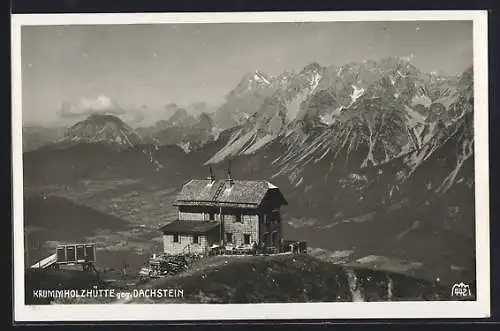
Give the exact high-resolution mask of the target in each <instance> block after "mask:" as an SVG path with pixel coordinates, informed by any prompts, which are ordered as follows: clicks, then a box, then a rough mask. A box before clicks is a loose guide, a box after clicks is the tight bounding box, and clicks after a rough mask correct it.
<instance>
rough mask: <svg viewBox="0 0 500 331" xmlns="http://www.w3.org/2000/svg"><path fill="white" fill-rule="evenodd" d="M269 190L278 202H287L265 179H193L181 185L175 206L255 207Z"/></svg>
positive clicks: (275, 187) (284, 203) (282, 203)
mask: <svg viewBox="0 0 500 331" xmlns="http://www.w3.org/2000/svg"><path fill="white" fill-rule="evenodd" d="M269 192H273V193H274V194H276V195H277V196H278V197H279V200H280V204H281V205H286V204H287V202H286V200H285V198H284V197H283V195H282V194H281V192H280V190H279V188H278V187H277V186H275V185H273V184H271V183H270V182H268V181H266V180H232V184H231V183H230V181H229V180H215V181H212V180H210V179H193V180H191V181H189V182H188V183H187V184H185V185H184V186H183V187H182V190H181V192H180V193H179V195H178V196H177V200H176V202H175V204H174V205H175V206H190V205H191V206H216V207H219V206H220V207H239V208H257V207H259V206H260V205H261V203H262V202H263V201H264V198H265V197H266V195H267V194H268V193H269Z"/></svg>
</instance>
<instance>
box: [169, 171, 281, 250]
mask: <svg viewBox="0 0 500 331" xmlns="http://www.w3.org/2000/svg"><path fill="white" fill-rule="evenodd" d="M286 204H287V202H286V200H285V199H284V197H283V196H282V194H281V192H280V191H279V189H278V188H277V187H276V186H274V185H272V184H270V183H269V182H267V181H233V180H223V181H215V180H210V179H208V180H192V181H190V182H189V183H187V184H186V185H185V186H184V187H183V189H182V190H181V193H180V194H179V197H178V199H177V201H176V204H175V205H176V206H177V208H178V215H177V218H176V220H175V223H174V224H173V225H171V226H169V225H166V226H165V227H163V228H162V232H163V245H164V251H165V253H167V254H186V253H199V254H204V253H206V252H207V251H208V249H209V248H210V247H211V246H212V245H214V244H217V245H222V246H227V245H232V246H235V247H240V246H244V245H246V246H248V245H261V246H262V245H263V246H267V247H276V248H277V247H278V246H279V244H280V242H281V240H282V223H281V222H282V219H281V207H282V206H283V205H286ZM206 224H208V225H214V226H204V225H206Z"/></svg>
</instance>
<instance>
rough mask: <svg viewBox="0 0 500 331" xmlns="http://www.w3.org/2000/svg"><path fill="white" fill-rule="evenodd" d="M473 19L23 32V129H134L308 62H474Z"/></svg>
mask: <svg viewBox="0 0 500 331" xmlns="http://www.w3.org/2000/svg"><path fill="white" fill-rule="evenodd" d="M472 49H473V44H472V22H470V21H469V22H459V21H441V22H436V21H434V22H422V21H415V22H411V21H410V22H311V23H224V24H220V23H219V24H207V23H205V24H155V25H80V26H24V27H22V30H21V57H22V59H21V62H22V94H23V98H22V102H23V122H24V124H38V125H67V124H74V123H76V122H77V121H79V120H81V119H83V118H85V117H86V116H88V114H90V113H92V112H100V111H104V110H107V109H113V112H115V113H116V114H117V115H120V116H123V117H127V118H126V120H128V121H129V122H134V121H135V122H136V123H137V124H141V123H142V124H146V123H148V121H149V122H151V123H153V122H154V121H156V120H159V119H162V118H163V119H165V118H168V116H170V114H168V112H167V111H166V110H165V109H166V105H167V104H169V103H177V104H179V105H181V106H186V105H188V104H191V103H194V102H207V103H208V104H209V105H212V106H217V105H218V104H221V103H222V102H223V100H224V98H225V96H226V95H227V94H228V93H229V91H230V90H231V89H233V88H234V87H235V86H236V85H237V84H238V82H239V81H240V80H241V78H242V76H243V75H245V74H246V73H249V72H253V71H255V70H260V71H263V72H265V73H268V74H270V75H279V74H280V73H282V72H283V71H285V70H295V71H300V70H301V69H302V68H303V67H305V66H306V65H307V64H309V63H311V62H318V63H319V64H321V65H325V66H326V65H342V64H346V63H349V62H352V61H363V60H365V59H372V60H377V59H380V58H383V57H387V56H413V60H412V62H413V63H414V64H415V65H416V66H417V67H419V68H420V69H421V70H424V71H427V72H430V71H441V72H443V73H446V74H450V75H456V74H460V73H461V72H462V71H463V70H465V69H466V68H467V67H468V66H470V65H472V59H473V56H472Z"/></svg>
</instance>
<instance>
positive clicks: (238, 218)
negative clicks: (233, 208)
mask: <svg viewBox="0 0 500 331" xmlns="http://www.w3.org/2000/svg"><path fill="white" fill-rule="evenodd" d="M235 222H238V223H242V220H241V214H236V221H235Z"/></svg>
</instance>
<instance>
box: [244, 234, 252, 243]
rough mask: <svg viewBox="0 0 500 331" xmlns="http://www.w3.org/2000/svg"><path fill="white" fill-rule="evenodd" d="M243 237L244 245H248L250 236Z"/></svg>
mask: <svg viewBox="0 0 500 331" xmlns="http://www.w3.org/2000/svg"><path fill="white" fill-rule="evenodd" d="M243 237H244V240H245V245H250V235H249V234H245V235H243Z"/></svg>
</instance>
